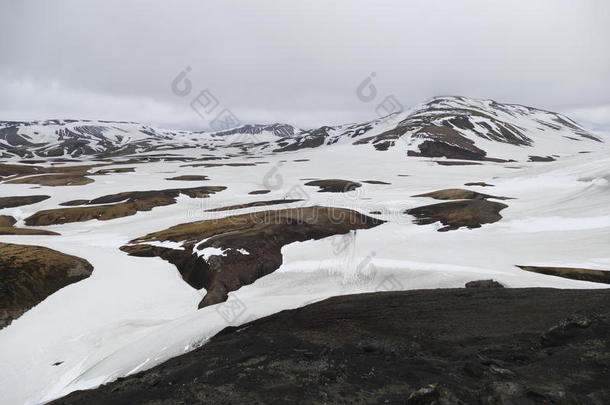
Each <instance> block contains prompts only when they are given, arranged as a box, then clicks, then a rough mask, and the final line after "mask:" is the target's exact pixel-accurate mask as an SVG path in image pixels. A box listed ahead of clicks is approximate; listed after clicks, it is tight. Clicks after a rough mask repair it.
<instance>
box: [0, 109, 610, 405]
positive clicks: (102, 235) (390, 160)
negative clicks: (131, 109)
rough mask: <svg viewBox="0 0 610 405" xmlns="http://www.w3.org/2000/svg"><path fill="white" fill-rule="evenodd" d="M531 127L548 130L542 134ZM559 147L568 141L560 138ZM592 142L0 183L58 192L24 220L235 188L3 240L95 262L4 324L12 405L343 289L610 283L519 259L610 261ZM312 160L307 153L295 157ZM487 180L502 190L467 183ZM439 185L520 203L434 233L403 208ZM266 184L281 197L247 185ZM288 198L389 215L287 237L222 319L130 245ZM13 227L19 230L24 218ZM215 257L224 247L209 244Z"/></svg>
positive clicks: (2, 383) (273, 160)
mask: <svg viewBox="0 0 610 405" xmlns="http://www.w3.org/2000/svg"><path fill="white" fill-rule="evenodd" d="M396 120H399V118H396ZM388 125H390V126H394V125H395V122H394V123H392V124H388ZM379 133H381V130H379ZM528 135H529V136H530V137H532V138H533V139H534V140H536V139H537V138H536V137H537V136H539V135H540V134H536V133H534V134H532V133H531V132H528ZM540 136H547V135H546V134H543V135H540ZM548 136H551V135H548ZM482 142H483V143H485V142H491V141H485V140H483V141H482ZM549 142H555V143H557V144H558V145H563V144H562V142H561V141H560V140H557V139H554V140H550V141H549ZM582 143H583V144H584V143H587V146H586V148H585V147H584V146H581V147H580V148H581V149H582V150H583V151H584V150H587V151H591V152H590V153H587V154H580V153H577V152H578V150H574V149H573V148H572V150H571V151H570V150H569V149H570V148H564V149H563V150H560V151H558V152H557V153H554V151H553V150H550V151H549V152H548V154H557V155H562V156H561V157H560V158H558V160H557V161H554V162H542V163H541V162H538V163H534V162H523V161H520V162H519V163H496V162H484V163H483V164H481V165H473V166H441V165H438V164H437V163H436V160H443V159H430V158H418V157H409V158H407V157H406V156H405V149H404V148H399V147H395V148H391V149H389V150H387V151H383V152H382V151H375V150H374V149H373V148H372V147H371V146H370V145H366V144H365V145H352V143H351V142H339V143H336V144H334V145H326V146H325V147H321V148H313V149H303V150H300V151H296V152H290V153H282V154H274V155H267V156H265V157H264V159H263V160H264V161H266V162H268V163H266V164H260V165H257V166H252V167H246V168H244V167H230V166H223V167H211V168H202V167H199V168H197V167H182V166H183V165H184V163H183V162H169V161H164V162H154V163H144V164H137V165H135V167H136V171H135V173H118V174H110V175H107V176H101V177H97V178H96V179H95V182H94V183H91V184H88V185H85V186H75V187H45V186H43V187H41V188H38V189H31V187H32V186H31V185H27V184H0V189H1V190H2V191H1V195H2V196H10V195H28V194H46V195H50V196H51V198H50V199H48V200H46V201H43V202H40V203H37V204H34V205H28V206H22V207H19V208H9V209H3V210H0V215H13V216H15V217H16V218H18V219H21V220H22V219H23V218H25V217H27V216H28V215H31V214H32V213H34V212H36V211H39V210H41V209H47V208H56V207H57V206H58V204H59V203H61V202H64V201H68V200H73V199H80V198H93V197H97V196H101V195H106V194H111V193H116V192H121V191H133V190H151V189H162V188H175V187H194V186H195V185H223V186H228V189H227V190H225V191H223V192H220V193H217V194H215V195H213V196H211V197H210V198H207V199H191V198H187V197H184V196H182V197H180V198H179V199H178V203H177V204H174V205H170V206H165V207H158V208H154V209H153V210H152V211H150V212H140V213H138V214H136V215H134V216H129V217H125V218H120V219H115V220H111V221H97V220H92V221H88V222H82V223H70V224H65V225H57V226H49V227H45V229H49V230H53V231H57V232H59V233H61V236H0V241H2V242H10V243H20V244H32V245H40V246H46V247H49V248H52V249H56V250H59V251H61V252H65V253H68V254H73V255H76V256H80V257H83V258H85V259H87V260H88V261H89V262H90V263H91V264H92V265H93V266H94V268H95V269H94V272H93V275H92V276H91V277H90V278H88V279H85V280H83V281H81V282H78V283H76V284H73V285H70V286H68V287H66V288H63V289H61V290H59V291H58V292H56V293H55V294H53V295H51V296H49V297H48V298H47V299H45V300H44V301H43V302H42V303H40V304H39V305H37V306H36V307H34V308H33V309H31V310H30V311H28V312H26V313H25V314H24V315H23V316H21V317H20V318H19V319H17V320H15V321H14V322H13V323H12V324H11V325H10V326H8V327H6V328H5V329H3V330H0V359H1V364H2V367H1V368H0V403H2V404H7V405H8V404H10V405H13V404H39V403H44V402H46V401H49V400H52V399H54V398H58V397H60V396H63V395H65V394H67V393H69V392H72V391H74V390H79V389H86V388H92V387H96V386H98V385H100V384H102V383H105V382H108V381H111V380H114V379H116V378H118V377H121V376H125V375H128V374H131V373H135V372H137V371H141V370H144V369H147V368H150V367H152V366H154V365H156V364H159V363H160V362H162V361H164V360H167V359H169V358H171V357H173V356H176V355H179V354H181V353H184V352H185V351H189V350H192V349H193V348H195V347H197V346H198V345H201V344H203V343H205V341H206V340H207V339H209V338H210V337H212V336H213V335H214V334H216V333H217V332H219V331H220V330H221V329H223V328H224V327H226V326H228V325H240V324H242V323H245V322H248V321H250V320H253V319H256V318H259V317H263V316H266V315H269V314H272V313H275V312H277V311H280V310H284V309H288V308H296V307H299V306H303V305H306V304H308V303H312V302H315V301H318V300H322V299H325V298H327V297H331V296H335V295H341V294H351V293H358V292H370V291H382V290H392V289H396V290H403V289H420V288H450V287H462V286H463V285H464V283H465V282H468V281H471V280H477V279H487V278H493V279H495V280H498V281H499V282H501V283H503V284H504V285H506V286H508V287H556V288H605V287H608V286H607V285H604V284H596V283H591V282H584V281H574V280H568V279H564V278H558V277H552V276H546V275H541V274H536V273H530V272H525V271H522V270H520V269H519V268H517V267H515V265H556V266H574V267H584V268H592V269H602V270H609V269H610V248H609V246H610V209H609V207H610V153H609V152H610V150H609V149H608V146H607V145H608V144H607V143H599V142H593V141H592V142H590V143H589V142H585V141H583V142H582ZM502 146H503V145H502V144H493V147H494V148H496V152H498V154H500V153H501V152H502V151H504V150H505V149H503V147H502ZM506 147H509V148H526V147H517V146H514V145H507V146H506ZM547 147H548V145H547ZM558 148H559V149H561V146H558ZM486 150H487V149H486ZM174 152H175V151H174ZM568 152H571V153H568ZM528 153H529V152H528ZM530 154H536V153H530ZM490 155H494V156H495V155H496V154H495V152H490ZM302 159H309V160H308V161H300V162H295V160H302ZM222 162H223V163H226V162H244V159H239V158H233V159H230V160H223V161H222ZM123 166H134V165H123ZM109 167H121V165H116V166H109ZM168 173H176V174H180V175H183V174H205V175H208V176H209V177H210V180H209V181H205V182H203V183H197V184H195V183H194V182H186V181H185V182H178V181H167V180H165V178H167V177H171V176H172V175H173V174H172V175H170V174H168ZM399 175H402V176H399ZM407 175H408V176H407ZM304 178H320V179H330V178H339V179H348V180H354V181H362V180H381V181H386V182H389V183H391V185H381V184H367V183H363V186H362V187H361V188H359V189H357V190H355V191H353V192H350V193H346V194H333V193H318V192H317V189H316V188H314V187H306V186H303V183H304V182H305V181H303V180H301V179H304ZM481 181H484V182H487V183H491V184H494V185H495V187H489V188H482V187H465V186H464V183H466V182H481ZM443 188H467V189H472V190H475V191H480V192H484V193H489V194H493V195H498V196H507V197H513V198H515V199H514V200H508V201H505V203H506V204H508V208H506V209H505V210H503V211H502V212H501V215H502V216H503V219H502V220H500V221H499V222H496V223H494V224H489V225H484V226H483V227H481V228H478V229H465V228H462V229H459V230H457V231H451V232H436V230H437V229H438V228H439V227H440V226H439V225H438V224H432V225H426V226H419V225H415V224H413V223H412V220H413V217H411V216H409V215H406V214H403V212H404V211H405V210H406V209H409V208H413V207H416V206H421V205H426V204H432V203H435V202H438V201H436V200H432V199H428V198H413V197H411V196H413V195H415V194H420V193H425V192H429V191H434V190H439V189H443ZM257 189H271V193H269V194H266V195H248V192H250V191H252V190H257ZM287 196H288V197H289V198H294V197H296V198H299V197H300V198H304V199H305V201H303V202H298V203H293V204H291V205H288V206H301V205H332V206H338V207H347V208H351V209H354V210H358V211H360V212H362V213H365V214H368V213H369V212H370V211H375V210H379V211H381V212H382V215H381V216H380V217H381V218H382V219H384V220H386V221H388V222H387V223H385V224H383V225H381V226H378V227H376V228H373V229H370V230H363V231H358V232H357V233H355V234H352V235H350V236H347V237H342V236H335V237H329V238H325V239H321V240H318V241H308V242H302V243H299V242H297V243H293V244H290V245H287V246H285V247H284V249H283V250H282V253H283V259H284V261H283V265H282V266H281V268H280V269H279V270H277V271H276V272H274V273H272V274H270V275H268V276H266V277H263V278H261V279H259V280H257V281H256V282H255V283H253V284H251V285H248V286H245V287H242V288H241V289H239V290H238V291H235V292H233V293H231V294H230V298H229V301H230V302H229V304H230V303H233V304H237V306H238V307H239V308H241V310H240V311H239V313H237V314H234V315H235V316H234V317H232V318H227V316H226V309H227V305H229V304H227V303H224V304H218V305H214V306H210V307H207V308H204V309H202V310H197V309H196V308H197V304H198V302H199V301H200V300H201V298H202V296H203V295H204V294H205V291H196V290H194V289H192V288H191V287H190V286H189V285H187V284H186V283H185V282H184V281H183V280H182V279H181V277H180V274H179V273H178V271H177V270H176V268H175V267H174V266H173V265H171V264H170V263H168V262H165V261H163V260H161V259H160V258H141V257H131V256H128V255H127V254H125V253H123V252H121V251H120V250H119V247H120V246H122V245H124V244H125V243H127V242H128V241H129V240H131V239H134V238H136V237H139V236H142V235H145V234H147V233H149V232H154V231H158V230H162V229H165V228H167V227H169V226H172V225H175V224H178V223H184V222H190V221H195V220H201V219H206V218H217V217H222V216H226V215H231V214H235V213H244V212H248V211H254V210H264V209H274V208H275V207H259V208H252V209H242V210H235V211H226V212H206V210H207V209H209V208H214V207H221V206H227V205H233V204H239V203H247V202H252V201H257V200H261V201H263V200H271V199H277V198H284V197H287ZM279 207H282V208H283V207H284V206H278V208H279ZM17 225H18V226H23V223H22V221H20V223H18V224H17ZM38 228H40V227H38ZM214 254H222V253H221V252H206V255H208V256H209V255H214ZM58 362H61V364H59V365H54V364H56V363H58Z"/></svg>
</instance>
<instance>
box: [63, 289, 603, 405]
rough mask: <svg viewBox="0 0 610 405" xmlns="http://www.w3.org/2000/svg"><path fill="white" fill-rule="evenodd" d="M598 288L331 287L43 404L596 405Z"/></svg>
mask: <svg viewBox="0 0 610 405" xmlns="http://www.w3.org/2000/svg"><path fill="white" fill-rule="evenodd" d="M608 381H610V290H554V289H533V288H528V289H482V288H478V289H477V288H472V289H471V288H469V289H441V290H418V291H403V292H386V293H373V294H360V295H350V296H343V297H335V298H331V299H328V300H325V301H323V302H319V303H316V304H313V305H309V306H307V307H304V308H300V309H296V310H290V311H283V312H281V313H278V314H275V315H272V316H269V317H267V318H263V319H260V320H257V321H254V322H251V323H249V324H247V325H245V326H242V327H239V328H227V329H225V330H224V331H222V332H221V333H220V334H219V335H217V336H216V337H214V338H213V339H212V340H211V341H210V342H209V343H207V344H206V345H204V346H203V347H200V348H199V349H197V350H194V351H192V352H190V353H187V354H185V355H182V356H180V357H177V358H174V359H171V360H169V361H167V362H166V363H163V364H161V365H159V366H157V367H155V368H153V369H151V370H148V371H144V372H141V373H139V374H136V375H133V376H130V377H127V378H124V379H120V380H118V381H115V382H113V383H110V384H108V385H105V386H102V387H99V388H98V389H95V390H90V391H80V392H74V393H72V394H70V395H68V396H67V397H64V398H63V399H59V400H57V401H55V402H53V404H56V405H57V404H87V405H91V404H114V405H122V404H125V405H127V404H129V405H133V404H156V405H161V404H248V405H254V404H409V405H413V404H437V405H440V404H445V405H447V404H489V405H491V404H511V405H513V404H514V405H527V404H598V405H602V404H608V403H610V385H609V384H608Z"/></svg>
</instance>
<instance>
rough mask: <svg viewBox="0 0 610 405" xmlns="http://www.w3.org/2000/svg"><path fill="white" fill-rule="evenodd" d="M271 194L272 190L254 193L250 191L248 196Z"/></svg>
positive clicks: (255, 191)
mask: <svg viewBox="0 0 610 405" xmlns="http://www.w3.org/2000/svg"><path fill="white" fill-rule="evenodd" d="M270 192H271V190H254V191H250V192H249V193H248V194H250V195H257V194H268V193H270Z"/></svg>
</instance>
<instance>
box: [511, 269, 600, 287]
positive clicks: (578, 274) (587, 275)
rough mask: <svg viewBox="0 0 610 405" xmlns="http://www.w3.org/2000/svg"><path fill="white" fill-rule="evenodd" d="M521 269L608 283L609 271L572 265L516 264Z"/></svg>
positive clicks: (572, 278)
mask: <svg viewBox="0 0 610 405" xmlns="http://www.w3.org/2000/svg"><path fill="white" fill-rule="evenodd" d="M517 267H519V268H520V269H521V270H525V271H531V272H534V273H540V274H546V275H549V276H556V277H563V278H569V279H571V280H581V281H591V282H593V283H604V284H610V271H606V270H591V269H581V268H574V267H542V266H517Z"/></svg>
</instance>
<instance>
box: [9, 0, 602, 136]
mask: <svg viewBox="0 0 610 405" xmlns="http://www.w3.org/2000/svg"><path fill="white" fill-rule="evenodd" d="M0 18H1V21H2V34H1V35H0V120H31V119H47V118H90V119H110V120H131V121H140V122H144V123H149V124H153V125H158V126H162V127H173V128H193V129H194V128H197V129H206V128H207V127H208V125H209V119H211V118H213V117H211V116H207V115H206V116H204V117H200V116H199V115H197V114H196V113H195V112H194V111H193V110H192V109H191V108H190V106H189V105H190V102H191V101H192V100H193V99H194V98H196V97H198V96H199V95H200V94H201V92H202V91H204V90H207V91H209V93H207V94H210V95H212V96H213V97H214V98H215V99H216V100H217V102H218V106H217V108H216V110H214V113H215V112H216V111H220V110H222V109H224V108H228V109H229V110H230V111H231V112H232V113H233V114H234V115H235V116H236V117H237V118H238V119H239V120H240V121H242V122H255V123H264V122H276V121H279V122H287V123H292V124H296V125H299V126H302V127H313V126H318V125H322V124H339V123H345V122H357V121H365V120H369V119H372V118H376V114H375V107H376V104H377V103H378V102H380V101H382V99H383V98H384V97H386V96H389V95H394V96H395V97H396V99H397V100H399V101H400V103H401V104H403V105H404V106H405V107H407V106H410V105H413V104H417V103H420V102H423V101H425V100H426V99H428V98H430V97H432V96H435V95H445V94H458V95H464V96H469V97H477V98H492V99H495V100H497V101H501V102H514V103H520V104H526V105H531V106H534V107H540V108H544V109H550V110H555V111H560V112H564V113H568V114H571V115H572V117H573V118H575V119H577V120H580V121H582V122H583V123H586V124H587V125H590V126H607V127H610V79H609V77H610V52H609V49H610V21H609V20H610V1H606V0H599V1H597V0H591V1H583V0H581V1H560V0H550V1H541V0H539V1H532V0H523V1H502V2H500V1H489V0H481V1H463V0H462V1H453V0H447V1H429V0H427V1H404V0H396V1H382V0H368V1H360V0H333V1H329V0H308V1H296V0H295V1H286V0H277V1H272V0H252V1H246V0H243V1H231V0H219V1H205V0H198V1H161V0H157V1H151V0H146V1H144V0H141V1H125V0H113V1H111V0H100V1H98V0H90V1H81V0H69V1H68V0H63V1H62V0H57V1H45V0H39V1H27V0H2V1H1V2H0ZM187 67H190V69H191V70H190V72H189V73H188V75H187V76H186V77H187V79H188V80H189V81H190V84H191V91H190V92H189V93H188V94H186V95H177V94H175V92H173V91H172V81H173V80H174V78H175V77H176V76H177V75H178V74H179V73H180V72H181V71H183V70H184V69H185V68H187ZM373 72H374V74H375V77H374V79H373V81H372V84H373V85H374V86H375V88H376V89H377V96H376V98H375V99H374V100H372V101H369V102H364V101H361V100H360V99H359V98H358V97H357V96H356V88H357V87H358V85H359V84H360V83H361V82H362V81H363V80H364V79H365V78H367V77H369V75H371V73H373ZM184 85H185V84H184V82H183V81H180V86H179V88H180V89H183V88H184V87H183V86H184ZM185 92H186V90H185Z"/></svg>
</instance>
